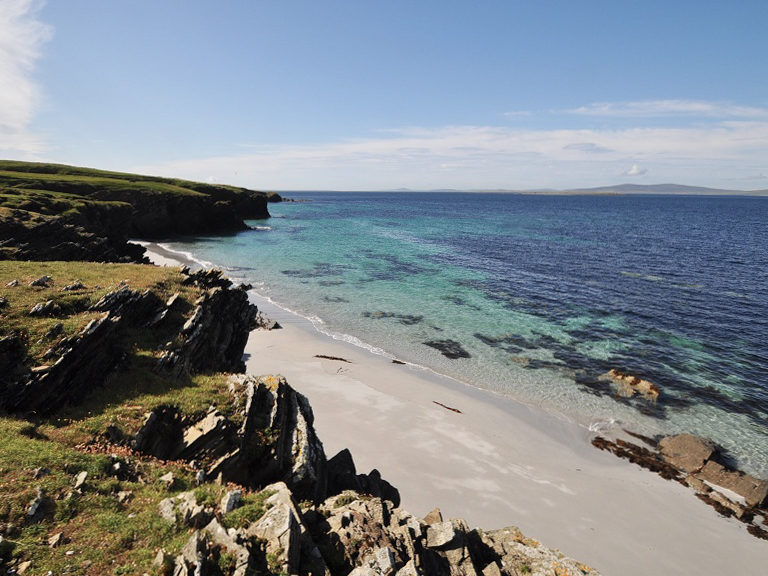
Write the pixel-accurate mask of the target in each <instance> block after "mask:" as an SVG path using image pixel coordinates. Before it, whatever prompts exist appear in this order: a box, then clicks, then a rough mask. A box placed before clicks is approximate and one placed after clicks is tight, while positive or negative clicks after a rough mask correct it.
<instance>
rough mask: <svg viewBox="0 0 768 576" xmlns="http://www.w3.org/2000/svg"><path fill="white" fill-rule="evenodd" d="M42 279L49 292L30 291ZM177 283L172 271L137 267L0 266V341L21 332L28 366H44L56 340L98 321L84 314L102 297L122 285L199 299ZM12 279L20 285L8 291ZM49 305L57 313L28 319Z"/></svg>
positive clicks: (95, 314) (94, 315)
mask: <svg viewBox="0 0 768 576" xmlns="http://www.w3.org/2000/svg"><path fill="white" fill-rule="evenodd" d="M42 276H51V277H52V278H53V281H52V282H51V283H50V286H49V287H47V288H44V287H38V286H29V283H30V282H31V281H32V280H35V279H37V278H40V277H42ZM182 279H183V278H182V276H181V273H180V272H179V270H177V269H173V268H162V267H158V266H144V265H139V264H93V263H87V262H15V261H0V297H4V298H5V299H6V300H7V302H8V304H7V305H6V306H5V307H4V308H2V309H0V337H2V336H5V335H8V334H10V333H11V332H13V331H21V332H23V333H25V334H26V335H27V337H28V340H29V344H30V349H29V355H30V358H31V361H32V364H33V365H36V364H40V363H42V362H43V361H42V358H41V357H42V355H43V354H44V353H45V351H46V350H47V349H48V348H49V347H50V346H51V344H52V343H53V342H54V341H55V340H57V339H58V338H61V337H64V336H71V335H73V334H76V333H78V332H79V331H81V330H82V329H83V328H85V326H86V325H87V324H88V322H90V321H91V320H94V319H96V318H100V317H101V316H103V313H100V312H89V311H88V308H89V307H90V306H91V305H93V304H95V303H96V302H98V301H99V300H100V299H101V298H102V297H103V296H104V295H106V294H107V293H109V292H112V291H114V290H116V289H118V287H120V286H123V285H127V286H129V287H130V288H131V289H132V290H138V291H144V290H146V289H148V288H150V289H152V290H154V291H155V292H157V294H158V295H159V296H160V297H162V298H168V297H170V296H171V294H173V293H174V292H180V293H182V295H186V296H187V297H188V298H190V299H194V298H196V297H197V295H198V294H197V293H196V292H195V291H194V290H193V289H191V288H189V287H186V286H183V285H182V284H181V281H182ZM12 280H18V281H19V285H18V286H15V287H8V283H10V282H11V281H12ZM76 281H80V282H82V283H83V284H84V285H85V286H86V288H85V289H82V290H76V291H71V292H65V291H62V288H64V287H65V286H68V285H71V284H74V283H75V282H76ZM48 300H53V301H54V302H55V303H56V304H57V305H58V307H59V310H60V311H59V312H58V313H56V314H54V315H52V316H46V317H31V316H29V311H30V310H31V309H32V307H33V306H34V305H35V304H38V303H40V302H46V301H48ZM187 307H188V308H189V307H190V305H188V306H187ZM58 323H61V324H63V332H62V334H61V335H59V336H57V337H56V338H55V339H53V338H49V339H46V338H45V336H46V334H47V333H48V332H49V331H50V330H51V329H52V328H53V327H54V326H55V325H56V324H58ZM157 336H162V335H161V334H157Z"/></svg>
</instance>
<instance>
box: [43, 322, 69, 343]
mask: <svg viewBox="0 0 768 576" xmlns="http://www.w3.org/2000/svg"><path fill="white" fill-rule="evenodd" d="M63 331H64V324H62V323H61V322H56V324H54V325H53V326H51V329H50V330H48V332H46V333H45V336H43V340H53V339H54V338H56V337H57V336H59V335H60V334H61V333H62V332H63Z"/></svg>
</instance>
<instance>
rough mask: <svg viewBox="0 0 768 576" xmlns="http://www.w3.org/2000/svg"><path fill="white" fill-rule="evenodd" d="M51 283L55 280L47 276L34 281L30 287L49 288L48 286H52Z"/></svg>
mask: <svg viewBox="0 0 768 576" xmlns="http://www.w3.org/2000/svg"><path fill="white" fill-rule="evenodd" d="M51 282H53V278H51V277H50V276H47V275H46V276H40V278H37V279H36V280H32V282H30V283H29V285H30V286H40V287H42V288H48V284H50V283H51Z"/></svg>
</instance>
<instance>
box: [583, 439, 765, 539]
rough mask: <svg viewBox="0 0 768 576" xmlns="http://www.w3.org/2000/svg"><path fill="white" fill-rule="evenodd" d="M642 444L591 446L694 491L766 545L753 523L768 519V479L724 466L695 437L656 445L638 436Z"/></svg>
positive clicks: (713, 448) (711, 447)
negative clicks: (742, 525) (737, 521)
mask: <svg viewBox="0 0 768 576" xmlns="http://www.w3.org/2000/svg"><path fill="white" fill-rule="evenodd" d="M634 436H635V437H637V438H638V439H640V440H642V441H643V444H644V445H639V444H636V443H633V442H628V441H626V440H623V439H621V438H617V439H615V441H612V440H608V439H606V438H603V437H599V436H598V437H596V438H595V439H594V440H593V441H592V444H593V445H595V446H596V447H598V448H600V449H602V450H608V451H610V452H612V453H614V454H616V455H617V456H619V457H621V458H626V459H628V460H629V461H630V462H632V463H634V464H638V465H639V466H642V467H644V468H648V469H649V470H652V471H654V472H656V473H658V474H659V475H661V476H662V477H663V478H666V479H668V480H676V481H678V482H680V483H681V484H684V485H686V486H690V487H691V488H693V490H695V492H696V495H697V496H698V497H699V499H701V500H702V501H704V502H706V503H707V504H709V505H711V506H713V507H714V508H715V509H716V510H717V511H718V512H720V513H721V514H723V515H724V516H733V517H735V518H737V519H739V520H741V521H742V522H744V523H746V524H747V525H748V526H747V530H748V531H749V532H750V533H751V534H753V535H754V536H757V537H759V538H764V539H767V540H768V531H766V530H765V529H764V528H762V527H760V526H759V525H758V524H759V522H758V521H756V520H755V519H756V518H757V519H758V520H759V519H763V518H768V480H760V479H758V478H755V477H754V476H751V475H749V474H745V473H744V472H742V471H740V470H734V469H733V468H731V467H729V466H728V465H727V464H726V463H724V462H723V461H721V456H720V453H721V450H720V448H719V447H718V446H717V445H716V444H715V443H714V442H712V441H711V440H709V439H707V438H699V437H697V436H693V435H691V434H678V435H675V436H667V437H665V438H662V439H661V440H660V441H658V442H656V441H655V440H654V439H652V438H646V437H643V436H639V435H634Z"/></svg>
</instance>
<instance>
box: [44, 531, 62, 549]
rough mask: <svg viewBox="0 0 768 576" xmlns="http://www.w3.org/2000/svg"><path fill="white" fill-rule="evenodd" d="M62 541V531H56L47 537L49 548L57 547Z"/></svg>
mask: <svg viewBox="0 0 768 576" xmlns="http://www.w3.org/2000/svg"><path fill="white" fill-rule="evenodd" d="M63 541H64V532H57V533H56V534H54V535H53V536H51V537H50V538H48V547H49V548H58V547H59V546H61V544H62V543H63Z"/></svg>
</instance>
